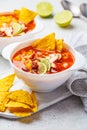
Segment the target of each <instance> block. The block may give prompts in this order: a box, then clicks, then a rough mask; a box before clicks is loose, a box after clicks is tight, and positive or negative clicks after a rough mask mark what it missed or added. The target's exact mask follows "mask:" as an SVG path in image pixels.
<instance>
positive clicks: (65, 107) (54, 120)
mask: <svg viewBox="0 0 87 130" xmlns="http://www.w3.org/2000/svg"><path fill="white" fill-rule="evenodd" d="M39 1H41V0H0V11H7V10H9V11H11V10H13V9H19V8H21V7H23V6H25V7H27V8H30V9H34V10H35V9H36V4H37V3H38V2H39ZM48 1H49V2H51V3H52V4H53V6H54V12H53V14H55V13H57V12H58V11H62V10H63V8H62V6H61V4H60V0H48ZM71 1H72V2H74V3H76V4H77V5H78V6H79V5H80V3H82V2H86V3H87V0H77V1H73V0H71ZM38 19H41V18H39V17H38ZM41 21H42V23H43V24H44V29H43V31H42V32H40V33H38V35H35V36H34V37H40V36H43V35H46V34H48V33H50V32H56V34H57V35H58V36H59V37H60V36H61V35H62V34H63V35H64V36H67V37H68V35H69V34H74V35H78V34H79V32H82V31H83V32H87V22H86V21H83V20H81V19H76V18H74V19H73V20H72V23H71V26H69V27H68V28H64V29H63V28H60V27H58V26H57V25H56V24H55V22H54V20H53V18H49V19H41ZM73 39H74V37H73V38H72V40H73ZM82 44H83V43H82ZM0 129H1V130H6V129H8V130H19V129H20V130H29V129H30V130H87V113H85V112H84V109H83V105H82V103H81V100H80V98H79V97H75V96H72V97H69V98H68V99H66V100H64V101H62V102H59V103H57V104H55V105H53V106H50V107H49V108H46V109H44V110H43V111H40V112H38V113H37V114H34V115H33V116H31V117H28V118H23V119H20V120H9V119H5V118H1V117H0Z"/></svg>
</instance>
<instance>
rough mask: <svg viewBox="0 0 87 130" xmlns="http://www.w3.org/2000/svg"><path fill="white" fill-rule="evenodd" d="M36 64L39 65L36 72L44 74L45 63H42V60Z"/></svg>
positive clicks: (45, 69)
mask: <svg viewBox="0 0 87 130" xmlns="http://www.w3.org/2000/svg"><path fill="white" fill-rule="evenodd" d="M38 65H39V66H38V73H39V74H45V73H46V71H47V67H46V65H45V64H44V63H42V62H39V63H38Z"/></svg>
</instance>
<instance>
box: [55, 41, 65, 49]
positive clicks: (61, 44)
mask: <svg viewBox="0 0 87 130" xmlns="http://www.w3.org/2000/svg"><path fill="white" fill-rule="evenodd" d="M63 43H64V40H62V39H58V40H56V41H55V44H56V50H59V51H62V49H63Z"/></svg>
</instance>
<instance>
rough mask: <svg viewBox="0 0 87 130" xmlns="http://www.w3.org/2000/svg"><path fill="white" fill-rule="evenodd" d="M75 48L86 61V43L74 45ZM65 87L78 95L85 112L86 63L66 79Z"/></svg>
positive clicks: (86, 88)
mask: <svg viewBox="0 0 87 130" xmlns="http://www.w3.org/2000/svg"><path fill="white" fill-rule="evenodd" d="M76 50H77V51H79V52H81V53H82V54H83V55H84V56H85V58H86V61H87V45H86V44H85V45H81V46H79V47H76ZM67 87H68V89H69V90H70V92H71V93H72V94H73V95H76V96H79V97H80V98H81V100H82V103H83V105H84V109H85V111H86V112H87V65H86V64H85V66H84V68H82V69H80V70H78V71H76V72H75V73H74V74H73V75H72V77H71V78H70V79H69V80H68V81H67Z"/></svg>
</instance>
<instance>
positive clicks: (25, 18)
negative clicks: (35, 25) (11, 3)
mask: <svg viewBox="0 0 87 130" xmlns="http://www.w3.org/2000/svg"><path fill="white" fill-rule="evenodd" d="M36 15H37V13H36V12H34V11H31V10H29V9H27V8H24V7H23V8H21V10H20V14H19V20H20V21H21V22H23V23H25V24H27V23H30V22H31V21H33V20H34V18H35V17H36Z"/></svg>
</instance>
